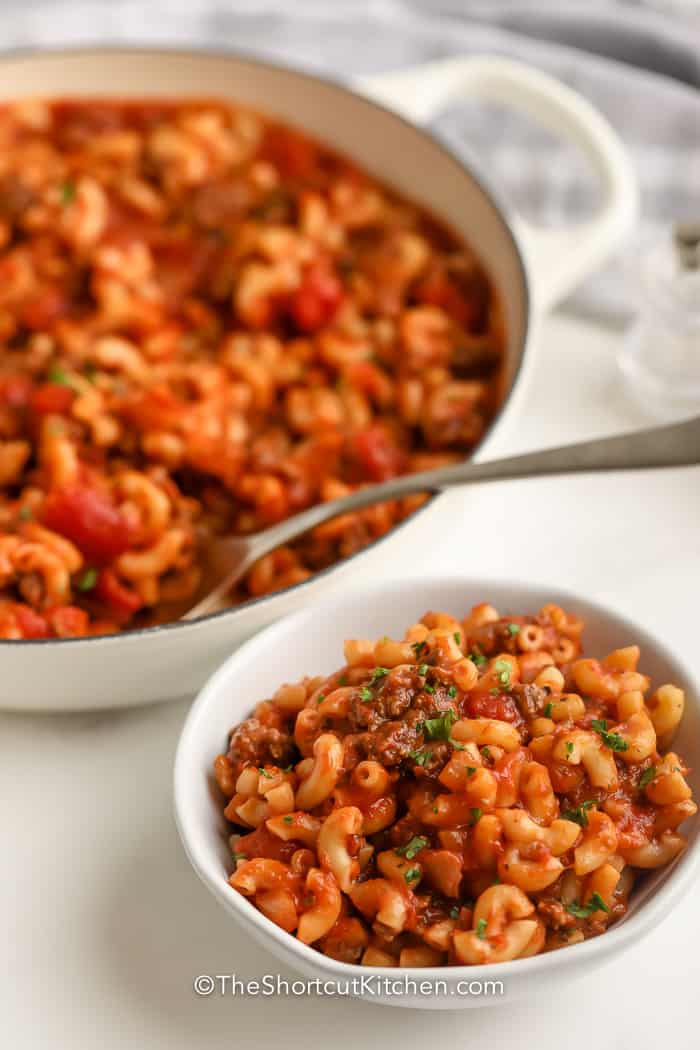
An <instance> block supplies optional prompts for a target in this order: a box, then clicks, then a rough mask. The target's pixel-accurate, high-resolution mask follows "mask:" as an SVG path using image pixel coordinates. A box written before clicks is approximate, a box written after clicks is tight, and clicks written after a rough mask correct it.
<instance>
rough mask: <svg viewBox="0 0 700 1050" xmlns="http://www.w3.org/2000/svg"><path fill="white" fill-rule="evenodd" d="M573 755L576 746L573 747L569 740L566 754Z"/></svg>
mask: <svg viewBox="0 0 700 1050" xmlns="http://www.w3.org/2000/svg"><path fill="white" fill-rule="evenodd" d="M573 753H574V745H573V743H572V741H571V740H567V741H566V754H567V755H573Z"/></svg>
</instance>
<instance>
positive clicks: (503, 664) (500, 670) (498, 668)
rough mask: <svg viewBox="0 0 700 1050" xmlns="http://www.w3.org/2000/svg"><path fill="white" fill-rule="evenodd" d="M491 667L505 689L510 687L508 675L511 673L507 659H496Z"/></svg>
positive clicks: (511, 669)
mask: <svg viewBox="0 0 700 1050" xmlns="http://www.w3.org/2000/svg"><path fill="white" fill-rule="evenodd" d="M493 669H494V671H495V673H496V678H497V680H498V681H499V682H500V683H501V685H502V686H504V688H505V689H510V686H511V681H510V676H511V674H512V673H513V668H512V666H511V665H510V664H509V663H508V661H507V660H496V663H495V664H494V665H493Z"/></svg>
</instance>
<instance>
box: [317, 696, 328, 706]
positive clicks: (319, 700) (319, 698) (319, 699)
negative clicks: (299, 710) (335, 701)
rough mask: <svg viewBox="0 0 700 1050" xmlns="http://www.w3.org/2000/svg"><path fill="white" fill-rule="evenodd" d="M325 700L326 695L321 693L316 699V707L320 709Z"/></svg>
mask: <svg viewBox="0 0 700 1050" xmlns="http://www.w3.org/2000/svg"><path fill="white" fill-rule="evenodd" d="M325 699H326V694H325V693H321V695H320V696H317V697H316V706H317V707H318V705H319V704H322V703H323V701H324V700H325Z"/></svg>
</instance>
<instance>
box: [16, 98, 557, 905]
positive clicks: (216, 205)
mask: <svg viewBox="0 0 700 1050" xmlns="http://www.w3.org/2000/svg"><path fill="white" fill-rule="evenodd" d="M36 105H40V106H41V112H42V114H43V117H42V121H41V123H40V124H39V123H35V124H33V125H29V124H28V123H27V121H26V119H25V113H26V106H27V104H26V101H24V102H23V101H21V100H20V101H18V102H16V103H7V104H2V105H0V132H1V134H2V143H3V160H2V164H3V168H2V190H3V192H2V204H3V207H2V219H1V221H0V277H1V278H2V280H1V281H0V298H1V299H2V303H1V306H2V310H1V311H0V315H1V316H0V329H1V331H0V334H1V335H2V337H3V338H2V349H0V489H1V492H0V518H1V523H0V541H2V540H5V539H11V540H14V539H16V538H18V537H19V538H22V537H23V530H24V526H25V524H26V523H27V522H28V521H30V520H32V519H33V520H34V521H35V523H36V524H38V525H41V526H44V527H46V529H47V530H48V531H50V532H52V533H54V534H59V535H60V536H62V537H64V538H65V539H66V541H69V542H71V543H73V544H74V546H75V547H76V548H77V550H78V553H79V557H80V558H81V559H82V563H83V564H82V565H81V566H79V567H78V568H75V567H72V562H74V561H75V559H74V558H71V556H68V557H64V556H63V554H62V553H61V551H59V550H57V548H56V544H55V542H53V543H50V542H48V540H47V537H46V536H43V537H38V538H35V539H34V540H33V542H35V543H36V545H37V549H30V548H28V547H27V546H26V545H25V546H24V547H23V549H22V550H21V551H20V552H18V553H17V555H16V557H15V560H14V562H13V565H12V568H11V569H9V570H8V571H3V572H2V575H1V576H0V640H2V639H8V638H11V639H24V638H26V639H32V638H44V637H46V638H52V637H63V636H81V635H92V634H104V633H114V632H117V631H121V630H126V629H128V628H129V627H142V626H150V625H152V624H154V623H162V622H166V621H170V620H175V619H177V618H178V617H179V615H181V613H182V611H183V610H184V609H185V608H187V606H188V604H189V605H191V604H193V603H194V600H196V596H197V593H198V589H199V584H200V581H201V577H202V572H203V569H204V568H205V566H206V562H207V558H206V547H207V545H208V544H209V543H211V542H212V541H213V540H214V539H216V538H217V537H220V536H225V535H240V534H247V533H250V532H252V531H256V530H260V529H263V528H265V527H266V526H268V525H270V524H271V523H273V522H277V521H280V520H282V519H284V518H286V517H288V516H289V515H291V514H294V513H296V512H298V511H299V510H302V509H303V508H305V507H309V506H312V505H314V504H316V503H319V502H322V501H324V500H328V499H332V498H334V497H335V496H338V495H341V494H344V493H349V492H352V491H353V490H355V489H357V488H358V487H360V486H364V485H367V484H371V483H372V482H375V481H380V480H384V479H387V478H389V477H392V476H395V475H398V474H404V473H409V472H412V471H418V470H423V469H426V468H427V467H429V466H438V465H440V464H445V463H449V462H451V461H452V460H454V459H457V458H461V457H463V456H464V455H465V454H467V453H468V452H469V451H470V450H471V449H472V448H473V447H474V446H475V445H476V444H477V443H478V441H479V440H480V439H481V437H482V435H483V433H484V431H485V429H486V428H487V427H488V425H489V424H490V422H491V420H492V419H493V417H494V415H495V413H496V412H497V410H498V407H499V404H500V401H501V398H502V389H501V388H502V366H503V358H504V349H505V343H506V334H507V333H506V330H505V323H504V312H503V310H502V307H501V302H500V297H499V295H498V292H497V289H496V288H495V287H494V286H493V284H492V282H491V280H490V278H489V276H488V275H487V274H486V272H485V271H484V270H483V268H482V267H481V264H480V263H479V261H478V259H477V257H476V256H475V255H474V254H473V252H472V251H471V249H470V248H469V247H468V246H467V245H466V244H464V243H463V242H462V241H461V239H459V238H457V237H456V236H455V235H454V234H453V233H452V232H451V231H450V230H448V229H447V228H445V227H444V226H443V225H442V224H441V223H439V222H438V221H437V220H436V219H435V218H434V217H432V216H428V215H426V214H425V212H424V211H423V210H422V209H421V208H420V207H418V206H417V205H415V204H413V203H411V202H408V201H405V200H403V199H402V198H400V197H399V196H398V195H397V194H396V193H395V192H394V191H392V190H391V189H390V188H389V187H387V186H384V185H382V184H380V183H378V182H377V180H376V179H375V178H374V177H372V176H370V175H369V174H368V173H365V172H363V171H361V170H360V169H359V168H358V167H357V166H356V165H355V164H354V163H352V162H350V161H348V160H346V159H344V158H343V157H341V156H339V155H338V154H336V153H334V152H333V151H332V150H330V149H329V148H327V147H325V146H324V145H322V144H321V143H318V142H315V141H313V140H312V139H311V138H309V137H308V136H306V135H305V134H303V133H302V132H300V131H296V130H292V129H291V128H287V127H285V126H283V125H281V124H279V123H277V122H276V121H275V120H272V119H267V118H265V117H263V116H261V115H260V114H258V113H254V112H249V111H248V110H246V109H243V108H242V107H239V106H235V105H231V104H229V103H226V102H223V101H222V102H217V101H214V100H197V99H180V100H172V101H165V100H162V99H161V100H155V101H154V100H150V101H149V100H141V101H138V100H137V101H126V100H123V99H115V100H110V99H108V98H105V99H100V100H99V101H95V100H90V99H77V98H76V99H68V100H66V99H59V100H53V101H41V102H40V103H34V102H33V103H32V106H36ZM423 499H424V497H421V496H417V497H410V498H407V499H402V500H396V501H391V502H390V503H385V504H383V505H381V506H377V507H369V508H367V509H365V510H363V511H361V512H360V513H357V514H352V515H344V516H342V517H340V518H338V519H336V520H334V521H331V522H328V523H326V524H325V525H323V526H320V527H319V528H318V529H315V530H313V531H312V532H311V533H310V534H309V535H308V536H305V537H302V538H301V539H299V540H298V541H296V542H295V543H294V544H293V545H292V546H287V547H282V548H280V549H279V550H276V551H273V552H272V553H271V554H268V555H267V556H266V557H264V558H262V559H260V560H259V561H258V562H257V563H256V564H255V565H254V566H252V567H251V569H250V571H249V572H248V573H247V574H246V576H245V579H244V580H243V581H242V582H241V584H240V585H239V586H238V587H237V588H236V589H235V591H234V592H233V593H232V594H231V595H230V596H229V598H230V601H231V603H232V604H236V603H239V602H242V601H245V600H247V599H249V598H255V597H259V596H261V595H265V594H268V593H270V592H272V591H275V590H279V589H282V588H285V587H292V586H294V585H296V584H299V583H302V582H303V581H304V580H306V579H308V577H309V576H311V575H312V573H314V572H316V571H318V570H319V569H322V568H325V567H326V566H328V565H331V564H333V563H334V562H336V561H338V560H340V559H341V558H345V557H348V556H349V555H351V554H353V553H354V552H355V551H357V550H360V549H361V548H362V547H364V546H366V545H367V544H369V543H371V542H372V541H374V540H375V539H377V538H378V537H380V536H382V535H383V534H385V533H387V532H388V531H389V530H390V529H391V528H393V527H394V526H395V525H396V524H397V523H398V522H399V521H401V520H402V519H403V518H405V517H406V516H407V515H409V514H411V513H412V512H413V511H414V510H415V509H416V508H417V507H418V506H420V504H421V502H423ZM440 626H441V627H442V628H443V632H445V631H446V633H443V635H442V637H441V639H439V638H438V635H436V636H435V642H436V645H437V646H441V647H442V649H443V650H444V651H445V653H446V654H449V655H451V656H453V657H454V658H456V656H457V655H458V654H457V646H456V643H454V642H453V640H452V632H450V631H449V630H447V628H445V625H444V624H441V625H440ZM534 634H536V632H534ZM535 640H536V639H535V638H534V635H533V638H532V639H531V643H532V644H534V641H535ZM392 644H393V643H390V644H389V645H388V648H387V652H386V654H385V656H384V657H383V658H382V661H381V663H382V665H384V666H395V665H396V663H398V662H404V661H405V652H406V646H403V647H402V646H400V645H397V646H393V651H392ZM380 649H381V644H380ZM408 656H409V657H410V651H409V653H408ZM349 662H350V661H349ZM455 677H456V680H458V682H459V685H460V688H462V689H465V690H466V689H469V688H471V686H472V685H473V684H474V683H473V682H472V681H471V679H473V677H474V669H473V667H472V665H471V664H469V662H468V661H467V660H463V662H462V664H461V666H460V668H459V669H456V671H455ZM266 907H267V908H268V911H269V912H270V914H272V912H273V911H274V912H275V914H278V912H277V911H275V909H277V908H278V907H279V900H278V899H277V898H274V899H272V898H268V899H267V901H266Z"/></svg>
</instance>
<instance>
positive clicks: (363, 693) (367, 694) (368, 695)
mask: <svg viewBox="0 0 700 1050" xmlns="http://www.w3.org/2000/svg"><path fill="white" fill-rule="evenodd" d="M371 699H372V690H371V689H368V688H367V686H366V685H363V686H362V689H360V700H361V701H362V703H363V704H366V703H367V701H368V700H371Z"/></svg>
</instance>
